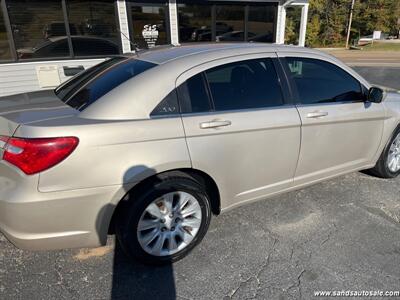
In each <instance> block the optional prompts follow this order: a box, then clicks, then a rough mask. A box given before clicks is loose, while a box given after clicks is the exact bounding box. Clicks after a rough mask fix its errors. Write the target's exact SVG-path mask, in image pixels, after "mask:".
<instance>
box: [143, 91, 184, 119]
mask: <svg viewBox="0 0 400 300" xmlns="http://www.w3.org/2000/svg"><path fill="white" fill-rule="evenodd" d="M178 113H179V105H178V97H177V94H176V90H173V91H172V92H171V93H169V94H168V95H167V96H166V97H165V98H164V99H163V100H162V101H161V102H160V104H158V105H157V107H156V108H155V109H154V110H153V111H152V112H151V114H150V116H166V115H175V114H178Z"/></svg>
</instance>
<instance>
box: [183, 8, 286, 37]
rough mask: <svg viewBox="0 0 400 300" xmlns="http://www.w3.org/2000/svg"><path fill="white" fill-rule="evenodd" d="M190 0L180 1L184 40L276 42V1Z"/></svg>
mask: <svg viewBox="0 0 400 300" xmlns="http://www.w3.org/2000/svg"><path fill="white" fill-rule="evenodd" d="M186 1H189V0H181V3H180V4H178V22H179V41H180V43H185V42H202V41H217V42H244V41H249V42H264V43H273V42H275V26H276V15H277V10H278V6H277V5H276V4H262V3H260V4H250V5H247V4H230V5H227V4H221V3H220V4H192V3H185V2H186ZM195 1H196V0H195ZM213 16H214V18H213Z"/></svg>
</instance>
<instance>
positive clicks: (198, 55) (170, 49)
mask: <svg viewBox="0 0 400 300" xmlns="http://www.w3.org/2000/svg"><path fill="white" fill-rule="evenodd" d="M280 51H295V52H307V53H318V54H321V53H323V52H321V51H318V50H313V49H309V48H304V47H299V46H288V45H277V44H265V43H188V44H184V45H180V46H161V47H154V48H152V49H150V50H145V51H138V52H137V53H136V55H137V57H138V58H139V59H141V60H146V61H149V62H152V63H155V64H158V65H161V64H165V63H168V62H171V61H176V60H179V59H183V58H187V57H188V56H190V57H191V59H193V60H196V59H198V60H199V61H202V60H203V59H204V58H207V60H213V59H220V58H223V57H226V56H230V55H231V54H230V53H232V52H234V53H235V55H244V54H252V53H259V52H280ZM228 53H229V54H228Z"/></svg>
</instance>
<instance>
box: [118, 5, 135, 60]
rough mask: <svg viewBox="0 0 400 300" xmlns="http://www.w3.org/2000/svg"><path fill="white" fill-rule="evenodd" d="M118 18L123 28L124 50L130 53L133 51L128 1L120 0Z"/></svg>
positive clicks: (121, 28)
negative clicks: (127, 8) (127, 10)
mask: <svg viewBox="0 0 400 300" xmlns="http://www.w3.org/2000/svg"><path fill="white" fill-rule="evenodd" d="M117 4H118V18H119V27H120V30H121V41H122V52H123V53H128V52H132V51H131V43H130V41H129V39H130V35H129V23H128V16H127V12H126V2H125V1H124V0H118V2H117Z"/></svg>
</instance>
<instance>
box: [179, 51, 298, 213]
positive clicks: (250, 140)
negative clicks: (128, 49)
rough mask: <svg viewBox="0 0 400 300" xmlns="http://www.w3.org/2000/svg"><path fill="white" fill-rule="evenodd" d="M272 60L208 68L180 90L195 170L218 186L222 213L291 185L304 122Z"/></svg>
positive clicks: (262, 59)
mask: <svg viewBox="0 0 400 300" xmlns="http://www.w3.org/2000/svg"><path fill="white" fill-rule="evenodd" d="M273 56H275V55H270V57H268V56H267V57H263V58H259V59H249V60H241V61H235V62H230V63H225V64H222V65H218V66H214V67H210V68H209V69H206V70H204V71H203V72H200V73H198V74H196V75H194V76H193V77H191V78H190V79H188V80H186V82H185V83H183V84H182V85H181V86H180V87H179V88H178V90H179V95H180V100H181V104H182V109H183V117H182V119H183V124H184V128H185V132H186V138H187V144H188V148H189V153H190V156H191V159H192V164H193V168H195V169H199V170H202V171H204V172H206V173H207V174H209V175H210V176H211V177H212V178H213V179H214V180H215V181H216V182H217V185H218V186H219V188H220V193H221V199H222V208H227V207H229V206H234V205H236V204H238V203H240V202H245V201H249V200H255V199H258V198H261V197H264V196H265V195H267V194H271V193H274V192H276V191H279V190H281V189H284V188H287V187H289V186H291V185H292V182H293V176H294V172H295V168H296V164H297V159H298V154H299V149H300V118H299V115H298V113H297V110H296V108H295V107H294V106H293V105H289V104H287V103H285V101H284V99H283V96H282V91H281V87H280V83H279V80H278V77H277V74H276V71H275V68H274V64H273V62H272V59H271V57H273ZM236 60H237V59H236ZM213 64H214V65H215V62H214V63H213Z"/></svg>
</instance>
